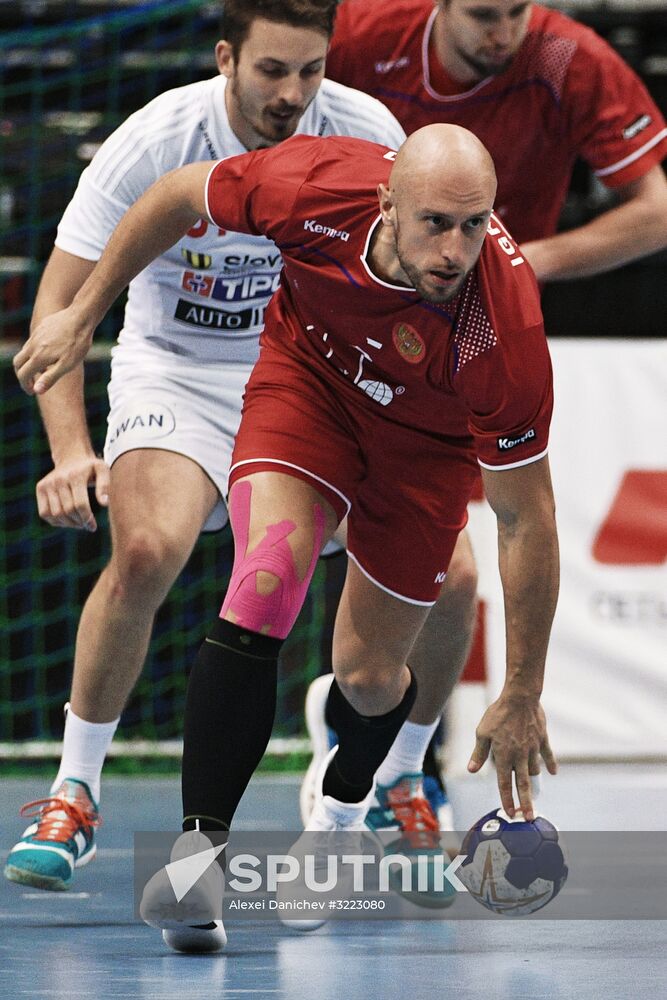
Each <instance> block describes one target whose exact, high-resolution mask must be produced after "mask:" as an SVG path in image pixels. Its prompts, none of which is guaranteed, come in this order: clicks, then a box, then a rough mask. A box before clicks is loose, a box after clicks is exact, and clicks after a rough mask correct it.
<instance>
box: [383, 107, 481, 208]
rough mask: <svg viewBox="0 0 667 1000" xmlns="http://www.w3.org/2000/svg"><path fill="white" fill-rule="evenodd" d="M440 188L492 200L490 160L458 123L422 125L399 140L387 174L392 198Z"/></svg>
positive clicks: (468, 197) (459, 194) (470, 196)
mask: <svg viewBox="0 0 667 1000" xmlns="http://www.w3.org/2000/svg"><path fill="white" fill-rule="evenodd" d="M440 188H443V189H445V190H448V191H450V192H452V193H455V194H456V196H457V197H460V198H465V199H473V200H474V198H476V197H481V198H483V199H486V200H489V199H490V202H491V204H493V199H494V198H495V194H496V171H495V168H494V166H493V160H492V159H491V156H490V154H489V152H488V150H487V149H486V146H484V145H483V144H482V143H481V142H480V141H479V139H478V138H477V136H476V135H473V133H472V132H469V131H468V129H467V128H461V126H460V125H444V124H438V125H426V126H425V127H424V128H420V129H418V130H417V131H416V132H413V133H412V135H411V136H409V137H408V138H407V139H406V141H405V142H404V143H403V145H402V146H401V148H400V149H399V151H398V153H397V154H396V161H395V163H394V166H393V169H392V171H391V174H390V177H389V190H390V191H391V192H392V194H394V195H395V197H396V198H398V199H399V200H402V199H403V198H404V197H408V198H415V197H417V196H418V192H421V191H422V190H424V189H426V190H428V189H431V190H433V191H434V192H437V191H438V190H439V189H440Z"/></svg>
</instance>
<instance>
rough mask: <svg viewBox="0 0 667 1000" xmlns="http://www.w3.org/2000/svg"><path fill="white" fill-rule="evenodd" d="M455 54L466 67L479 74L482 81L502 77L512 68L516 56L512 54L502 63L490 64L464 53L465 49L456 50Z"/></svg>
mask: <svg viewBox="0 0 667 1000" xmlns="http://www.w3.org/2000/svg"><path fill="white" fill-rule="evenodd" d="M455 52H456V54H457V56H458V57H459V59H462V60H463V62H464V63H465V64H466V66H469V67H470V69H471V70H473V71H474V72H475V73H476V74H477V76H478V77H479V79H480V80H484V79H486V77H487V76H500V75H501V73H504V72H505V71H506V70H508V69H509V68H510V66H511V65H512V63H513V62H514V57H515V54H516V53H512V55H511V56H508V57H507V59H503V61H502V62H500V63H488V62H486V61H485V60H483V59H477V58H476V57H475V56H471V55H470V54H469V53H468V52H464V51H463V49H459V48H455Z"/></svg>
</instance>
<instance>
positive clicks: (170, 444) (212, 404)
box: [104, 344, 252, 531]
mask: <svg viewBox="0 0 667 1000" xmlns="http://www.w3.org/2000/svg"><path fill="white" fill-rule="evenodd" d="M251 371H252V365H250V364H239V363H238V362H237V363H234V364H232V363H229V362H225V363H220V364H193V363H192V361H190V360H188V359H186V358H181V357H177V356H175V355H171V354H167V352H161V351H159V352H158V351H154V350H150V349H145V348H143V347H141V348H137V347H135V346H134V345H132V346H126V345H123V344H119V345H117V346H116V347H114V349H113V351H112V361H111V380H110V382H109V388H108V392H109V406H110V410H109V416H108V418H107V424H108V429H107V438H106V442H105V445H104V459H105V461H106V463H107V464H108V465H109V466H111V465H113V463H114V462H115V461H116V459H117V458H119V457H120V455H124V454H125V452H127V451H134V450H135V449H137V448H156V449H160V450H163V451H173V452H176V453H177V454H179V455H185V456H186V457H187V458H190V459H192V460H193V461H194V462H196V463H197V464H198V465H200V466H201V468H202V469H203V470H204V472H205V473H206V475H207V476H208V477H209V478H210V479H211V480H212V481H213V483H214V484H215V485H216V487H217V489H218V492H219V493H220V500H219V502H218V503H217V504H216V506H215V508H214V509H213V511H212V512H211V514H210V516H209V517H208V519H207V521H206V523H205V525H204V528H203V530H204V531H217V530H218V529H220V528H223V527H224V526H225V524H226V523H227V520H228V517H227V506H226V503H225V498H226V496H227V490H228V479H229V466H230V462H231V456H232V449H233V447H234V438H235V436H236V432H237V430H238V426H239V422H240V420H241V406H242V402H243V390H244V388H245V384H246V382H247V380H248V377H249V376H250V372H251Z"/></svg>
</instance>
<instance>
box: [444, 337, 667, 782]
mask: <svg viewBox="0 0 667 1000" xmlns="http://www.w3.org/2000/svg"><path fill="white" fill-rule="evenodd" d="M550 348H551V354H552V358H553V366H554V378H555V399H556V409H555V412H554V420H553V424H552V432H551V440H550V446H549V458H550V463H551V469H552V474H553V481H554V493H555V496H556V503H557V511H558V527H559V537H560V546H561V589H560V599H559V604H558V610H557V613H556V619H555V622H554V629H553V633H552V640H551V645H550V651H549V658H548V663H547V679H546V684H545V691H544V697H543V703H544V706H545V709H546V712H547V717H548V722H549V732H550V737H551V742H552V745H553V747H554V749H555V751H556V753H557V754H559V755H560V756H561V757H581V758H595V757H599V758H607V759H609V758H619V757H621V758H633V757H634V758H636V757H645V756H662V757H667V724H666V718H667V342H665V341H656V340H653V341H646V340H643V341H642V340H627V341H616V340H611V341H610V340H602V339H601V340H561V339H559V340H553V341H551V342H550ZM470 532H471V537H472V541H473V546H474V549H475V553H476V556H477V560H478V564H479V571H480V588H479V589H480V596H481V597H482V598H483V600H484V604H485V609H484V610H485V623H484V632H485V643H484V648H485V652H486V669H487V675H488V683H487V687H486V691H485V697H486V700H487V701H488V700H491V699H492V698H493V697H495V695H496V694H497V692H498V690H499V689H500V687H501V685H502V680H503V676H504V669H505V664H504V622H503V615H502V595H501V590H500V581H499V577H498V570H497V555H496V553H497V549H496V529H495V517H494V516H493V514H492V512H491V511H490V509H489V508H488V505H487V504H486V503H479V504H476V505H474V509H472V510H471V517H470ZM475 669H476V671H477V673H479V664H477V666H476V668H475ZM477 690H478V692H479V688H478V689H477ZM463 701H464V702H465V704H466V706H468V711H469V710H470V709H469V706H470V705H471V698H470V693H468V694H465V693H464V695H463ZM456 702H457V698H456V697H455V699H454V706H453V708H454V712H453V713H452V714H453V715H458V714H459V712H458V710H457V704H456ZM459 706H460V708H461V709H462V708H463V704H462V703H461V702H459ZM450 718H451V715H450ZM476 721H477V720H476V719H474V720H472V719H470V718H468V719H467V720H465V721H464V720H463V719H461V718H460V717H459V721H458V722H457V723H455V726H454V728H455V729H456V730H460V729H461V728H462V726H461V723H464V727H463V728H464V729H465V731H466V732H467V735H468V738H467V739H466V741H465V744H466V745H465V750H464V749H463V748H461V750H460V756H461V760H460V761H459V765H460V764H461V763H463V758H464V757H465V760H466V761H467V756H466V754H468V755H469V753H470V749H471V746H472V742H471V738H470V737H471V736H472V733H471V724H472V726H474V724H475V723H476ZM455 742H457V741H455ZM452 749H453V750H454V751H455V748H452ZM455 752H456V751H455Z"/></svg>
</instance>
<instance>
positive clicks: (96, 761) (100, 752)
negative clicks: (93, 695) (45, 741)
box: [51, 708, 119, 803]
mask: <svg viewBox="0 0 667 1000" xmlns="http://www.w3.org/2000/svg"><path fill="white" fill-rule="evenodd" d="M118 722H119V719H114V721H113V722H86V720H85V719H80V718H79V717H78V715H75V714H74V712H73V711H72V709H71V708H70V709H68V710H67V717H66V718H65V735H64V737H63V755H62V757H61V759H60V770H59V771H58V775H57V777H56V780H55V781H54V782H53V784H52V785H51V793H53V792H55V791H57V789H58V788H59V787H60V785H61V784H62V782H63V781H64V780H65V778H78V779H79V781H85V782H86V784H87V785H88V787H89V788H90V791H91V794H92V796H93V798H94V799H95V801H96V802H98V803H99V801H100V779H101V776H102V765H103V764H104V758H105V757H106V755H107V750H108V749H109V745H110V744H111V741H112V739H113V735H114V733H115V732H116V726H117V725H118Z"/></svg>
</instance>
